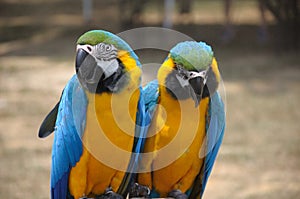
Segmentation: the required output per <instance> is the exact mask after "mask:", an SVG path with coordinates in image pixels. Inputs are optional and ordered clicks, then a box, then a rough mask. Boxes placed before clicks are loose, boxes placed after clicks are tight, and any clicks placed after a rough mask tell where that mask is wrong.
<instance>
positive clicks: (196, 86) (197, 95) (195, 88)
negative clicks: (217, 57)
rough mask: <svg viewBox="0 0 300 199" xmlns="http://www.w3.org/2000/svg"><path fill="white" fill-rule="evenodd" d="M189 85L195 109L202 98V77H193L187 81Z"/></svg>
mask: <svg viewBox="0 0 300 199" xmlns="http://www.w3.org/2000/svg"><path fill="white" fill-rule="evenodd" d="M189 83H190V95H191V97H192V99H193V100H194V102H195V107H198V106H199V103H200V100H201V98H202V93H203V88H204V83H203V78H202V77H195V78H191V79H190V80H189Z"/></svg>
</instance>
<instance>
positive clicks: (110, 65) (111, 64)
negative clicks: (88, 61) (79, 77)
mask: <svg viewBox="0 0 300 199" xmlns="http://www.w3.org/2000/svg"><path fill="white" fill-rule="evenodd" d="M78 49H82V50H84V51H86V52H87V53H89V54H90V55H91V56H92V57H94V58H95V61H96V62H97V66H98V67H100V68H101V69H102V70H103V72H104V74H105V78H108V77H110V76H111V75H112V74H113V73H115V72H116V71H117V70H118V67H119V63H118V61H117V56H118V50H117V48H116V47H115V46H114V45H112V44H105V43H99V44H97V45H95V46H92V45H88V44H86V45H77V50H78Z"/></svg>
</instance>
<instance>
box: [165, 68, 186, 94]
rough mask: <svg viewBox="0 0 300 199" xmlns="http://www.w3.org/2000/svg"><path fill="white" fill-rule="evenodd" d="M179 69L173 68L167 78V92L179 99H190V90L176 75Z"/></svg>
mask: <svg viewBox="0 0 300 199" xmlns="http://www.w3.org/2000/svg"><path fill="white" fill-rule="evenodd" d="M177 74H178V71H177V70H175V69H174V70H173V71H172V72H171V73H170V74H169V75H168V76H167V78H166V80H165V85H166V90H167V92H168V93H169V94H170V95H171V96H172V97H173V98H174V99H179V100H184V99H188V98H189V97H190V94H189V90H188V89H187V88H183V87H182V86H181V85H180V82H179V81H178V79H177V77H176V75H177Z"/></svg>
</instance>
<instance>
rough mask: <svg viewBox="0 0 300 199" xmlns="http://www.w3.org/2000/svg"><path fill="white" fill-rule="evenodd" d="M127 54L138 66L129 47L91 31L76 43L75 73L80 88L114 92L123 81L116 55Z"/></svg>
mask: <svg viewBox="0 0 300 199" xmlns="http://www.w3.org/2000/svg"><path fill="white" fill-rule="evenodd" d="M120 52H123V54H124V53H129V54H130V56H131V57H132V58H133V59H134V60H135V61H136V63H135V65H139V62H138V60H137V57H136V55H135V54H134V52H133V51H132V49H131V48H130V47H129V45H128V44H127V43H126V42H125V41H123V40H122V39H121V38H119V37H118V36H116V35H114V34H112V33H110V32H107V31H103V30H92V31H88V32H86V33H84V34H83V35H81V36H80V37H79V39H78V41H77V49H76V63H75V68H76V73H77V76H78V79H79V81H80V83H81V85H82V86H83V87H84V88H85V89H87V90H88V91H89V92H91V93H101V92H117V91H118V90H119V89H120V87H122V85H123V84H124V83H125V82H126V73H125V72H124V71H125V65H124V63H122V61H121V59H120V56H121V54H122V53H120Z"/></svg>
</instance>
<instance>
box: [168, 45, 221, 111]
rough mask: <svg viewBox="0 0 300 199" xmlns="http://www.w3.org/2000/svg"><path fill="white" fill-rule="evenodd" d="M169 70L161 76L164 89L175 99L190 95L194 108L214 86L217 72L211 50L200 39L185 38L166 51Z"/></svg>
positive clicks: (216, 85) (210, 92)
mask: <svg viewBox="0 0 300 199" xmlns="http://www.w3.org/2000/svg"><path fill="white" fill-rule="evenodd" d="M169 59H170V60H171V63H172V64H171V66H169V67H171V70H170V71H169V73H168V75H167V76H166V78H165V82H164V84H165V85H166V89H167V91H168V92H169V93H170V94H171V95H172V96H173V97H174V98H176V99H179V100H180V99H188V98H192V99H193V100H194V102H195V107H197V106H198V105H199V102H200V100H201V99H202V98H205V97H209V96H210V95H212V94H213V93H214V92H215V91H216V90H217V87H218V83H219V81H220V73H219V70H218V66H217V62H216V60H215V58H214V55H213V51H212V49H211V47H210V46H209V45H207V44H206V43H204V42H196V41H185V42H181V43H178V44H177V45H176V46H175V47H173V48H172V49H171V50H170V53H169V56H168V58H167V60H166V61H170V60H169Z"/></svg>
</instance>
